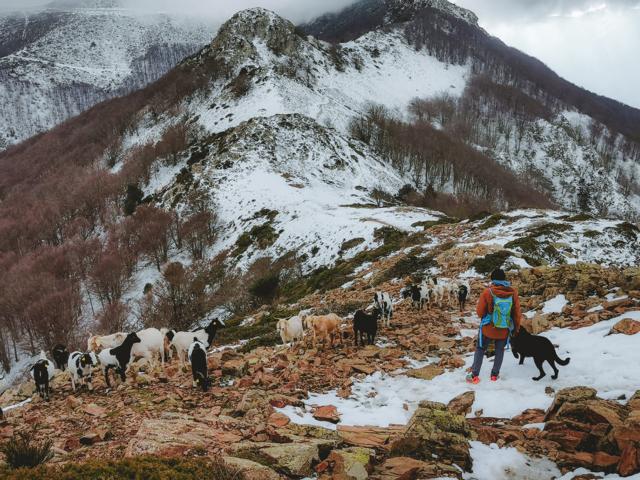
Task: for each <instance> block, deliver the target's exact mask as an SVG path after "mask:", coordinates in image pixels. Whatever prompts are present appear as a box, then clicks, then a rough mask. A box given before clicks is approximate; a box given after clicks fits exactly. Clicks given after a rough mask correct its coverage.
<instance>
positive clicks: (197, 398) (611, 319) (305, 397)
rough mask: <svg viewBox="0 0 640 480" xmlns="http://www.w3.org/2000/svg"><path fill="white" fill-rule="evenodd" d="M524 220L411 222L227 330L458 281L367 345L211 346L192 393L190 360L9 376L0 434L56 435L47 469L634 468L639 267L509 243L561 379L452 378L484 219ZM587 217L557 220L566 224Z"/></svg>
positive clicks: (532, 321)
mask: <svg viewBox="0 0 640 480" xmlns="http://www.w3.org/2000/svg"><path fill="white" fill-rule="evenodd" d="M536 218H537V219H538V220H539V221H540V219H542V220H543V221H544V220H545V217H544V215H543V212H526V211H523V212H514V213H513V214H512V215H511V216H505V217H503V218H499V219H496V217H487V218H484V219H480V220H477V221H474V222H466V223H461V224H458V223H454V224H446V223H441V224H436V225H425V226H424V231H423V232H421V233H419V234H415V235H413V238H412V239H411V240H410V241H409V240H407V243H406V244H405V247H403V248H401V249H398V250H396V251H394V252H392V253H391V254H388V255H385V256H383V257H381V258H378V259H376V260H374V261H372V262H367V263H364V264H362V265H359V266H358V267H357V268H355V269H354V270H355V271H354V273H353V274H352V275H351V277H350V280H349V281H348V282H347V283H345V284H344V285H340V286H338V287H337V288H333V289H328V290H326V291H323V292H316V293H312V294H309V295H307V296H304V297H303V298H301V299H300V300H299V301H298V302H297V303H296V304H283V305H278V306H275V305H274V306H272V307H267V306H265V307H262V308H260V309H259V310H258V311H256V312H255V313H253V314H252V315H251V316H250V317H247V318H238V319H232V320H231V321H229V322H228V324H229V328H233V326H234V325H237V324H239V323H242V324H244V325H247V327H245V328H247V334H249V333H248V332H249V331H250V330H249V329H250V327H249V325H253V326H254V327H255V326H259V325H261V324H263V325H266V326H268V325H271V326H273V322H274V321H275V316H276V315H278V316H281V315H286V312H292V313H293V312H296V311H297V310H299V309H302V308H314V309H315V310H316V311H318V312H323V311H324V312H326V311H333V312H338V313H340V314H341V315H342V316H344V317H348V314H349V313H352V312H353V311H354V310H355V309H356V308H360V307H364V306H367V305H369V304H370V301H371V298H372V295H373V292H374V291H376V290H378V289H382V290H386V291H389V292H390V293H392V295H393V297H394V298H395V299H399V297H400V295H399V291H400V288H401V287H402V286H404V285H405V283H407V282H409V281H411V279H412V278H414V279H415V278H416V277H420V276H422V275H424V274H427V273H429V272H431V273H434V274H436V275H438V276H441V277H443V276H447V277H449V278H469V279H470V280H471V285H472V296H471V301H470V302H469V304H468V306H467V309H466V310H465V311H464V312H458V311H457V308H455V307H454V306H453V305H446V304H445V305H443V306H441V307H437V306H434V307H432V308H431V309H425V310H422V311H416V310H414V309H413V308H412V307H411V306H410V302H398V303H396V305H395V313H394V318H393V323H392V327H391V328H389V329H386V328H385V329H382V331H381V332H380V336H379V337H378V340H377V343H376V345H375V346H368V347H366V348H362V347H360V348H355V347H354V346H353V338H352V333H351V331H350V327H349V323H350V321H349V320H348V318H346V319H345V322H344V326H343V335H342V337H343V338H342V340H343V342H342V344H341V345H339V344H336V345H335V346H333V347H330V346H319V347H318V348H313V347H312V345H311V343H310V342H309V341H306V342H303V343H302V344H299V345H295V346H291V347H289V346H286V345H274V346H258V345H259V344H260V343H261V342H256V340H257V339H256V338H247V340H248V341H247V340H244V341H241V342H239V343H235V344H232V345H220V343H221V342H222V340H219V341H218V342H217V343H218V346H216V347H214V348H213V349H212V351H211V352H210V354H209V359H208V362H209V367H210V371H211V374H212V377H213V379H214V386H213V388H212V389H211V390H210V391H209V392H208V393H206V394H205V393H202V392H200V391H198V390H196V389H194V388H192V386H191V376H190V372H187V370H186V369H185V370H180V369H179V368H178V365H177V363H171V364H169V365H167V366H166V367H165V368H164V369H158V370H154V371H144V368H142V370H140V371H138V369H135V371H136V372H138V373H137V375H136V376H135V377H132V378H130V379H128V382H127V383H126V384H123V385H120V386H118V387H117V388H115V389H113V390H106V389H105V386H104V384H103V381H102V379H101V378H97V381H96V382H95V383H94V391H93V392H87V391H82V392H80V393H76V394H73V393H72V392H71V387H70V382H69V380H68V377H67V375H66V374H59V375H58V376H57V377H56V378H55V380H54V384H53V388H54V395H53V398H52V400H51V401H50V402H43V401H41V400H40V399H39V398H37V396H33V397H32V393H33V387H32V385H31V384H30V383H24V384H22V385H20V386H18V387H16V388H14V389H11V390H9V391H7V392H5V393H4V394H3V395H2V397H0V404H2V406H3V407H4V410H5V421H4V422H3V424H2V426H1V427H0V436H2V438H9V437H11V436H12V435H13V434H15V433H16V432H20V431H26V430H31V429H36V430H37V431H38V435H40V436H42V435H44V436H46V437H49V438H52V439H54V442H55V457H54V459H53V460H52V462H54V463H60V462H81V461H83V460H84V459H89V458H96V457H98V458H118V457H120V456H122V455H125V456H126V457H136V456H139V455H147V454H152V455H159V456H174V455H187V456H200V455H204V454H211V455H212V454H216V455H222V456H223V457H224V458H225V459H226V461H227V462H228V463H230V464H232V465H235V466H238V467H239V468H240V469H242V470H244V471H246V472H247V474H248V475H249V477H248V478H256V479H258V478H260V479H262V478H274V479H276V478H303V477H314V478H315V477H317V478H326V479H329V478H334V479H365V478H371V479H400V478H402V479H407V478H425V479H426V478H467V479H474V478H478V479H486V478H495V479H501V478H514V479H525V478H526V479H532V478H536V479H551V478H558V477H560V476H561V475H565V476H562V478H563V479H569V478H580V479H587V478H611V479H613V478H618V477H616V476H614V475H610V476H606V477H605V474H607V475H608V474H614V473H615V474H619V475H620V476H623V477H628V476H629V475H633V474H637V473H640V463H639V461H640V436H639V434H640V398H639V395H640V392H638V391H636V389H637V388H638V385H640V383H639V382H640V378H639V377H638V369H637V362H638V360H639V357H638V352H637V348H633V347H632V345H633V344H634V343H637V338H638V334H639V333H640V270H638V268H637V267H625V266H624V262H622V263H619V264H618V265H612V266H605V265H597V264H589V263H582V262H579V263H575V264H567V263H566V262H561V263H557V264H556V265H555V266H554V265H549V264H547V265H544V266H538V267H533V268H532V267H530V266H526V267H522V268H516V265H517V264H518V263H519V261H521V260H523V258H522V254H521V253H519V252H517V251H515V250H514V251H511V253H510V255H511V257H510V258H511V260H509V262H510V263H509V265H511V266H512V270H511V272H510V273H509V277H510V278H512V279H513V281H514V283H515V285H516V286H517V288H518V289H519V292H520V294H521V298H522V308H523V312H525V314H526V315H525V317H526V320H525V325H526V326H527V327H528V328H529V329H530V330H531V331H532V332H534V333H542V334H543V335H547V336H549V338H551V339H552V341H553V342H554V343H556V344H557V345H558V352H559V355H560V356H561V357H566V356H571V357H572V361H571V363H570V365H569V366H567V367H561V371H560V379H559V380H557V381H553V380H551V379H549V377H547V378H545V379H544V380H542V381H541V382H539V383H536V382H533V381H532V380H531V379H530V376H531V374H532V373H533V372H534V371H535V367H534V366H533V365H532V364H530V363H527V364H525V366H522V367H520V366H517V365H516V364H517V361H515V360H514V359H512V358H511V355H509V354H507V357H506V359H505V366H504V367H503V372H502V375H501V378H500V380H499V382H497V383H495V384H493V383H491V382H488V378H483V382H481V384H480V385H478V386H471V387H470V386H468V385H467V384H466V383H465V382H464V372H465V368H466V367H467V366H468V365H469V363H470V352H472V351H473V349H474V336H475V333H476V332H477V324H478V319H477V317H476V316H475V314H474V313H473V309H474V307H475V300H477V297H478V295H479V293H480V292H481V290H482V288H483V286H484V285H485V280H484V278H483V277H482V276H480V275H478V274H477V272H476V268H478V269H480V270H483V269H484V268H487V267H486V266H485V267H483V264H482V262H480V263H479V262H478V260H479V259H480V260H482V261H490V260H491V258H492V257H491V255H493V254H496V253H500V252H503V251H504V250H502V248H503V247H501V246H499V245H495V244H494V245H491V244H490V243H491V242H490V241H488V240H489V239H493V240H495V241H497V242H498V243H499V238H500V236H499V235H497V232H498V231H500V229H505V228H507V227H508V226H510V227H511V231H517V230H518V228H515V227H514V225H515V224H516V223H517V222H519V221H520V222H522V220H523V219H528V221H529V223H530V224H531V223H532V222H533V225H531V226H530V227H529V230H530V231H529V233H531V230H535V228H538V232H540V227H541V226H544V225H547V228H548V225H549V224H548V223H542V224H541V223H538V224H535V220H536ZM588 221H589V220H584V219H583V220H573V222H574V223H576V225H575V226H574V227H573V228H574V229H575V230H577V229H580V228H582V226H584V225H582V222H588ZM557 222H558V224H568V223H571V221H570V220H566V219H565V220H557ZM563 222H564V223H563ZM452 239H457V240H458V241H457V242H454V241H452ZM425 242H427V243H425ZM636 242H637V240H636ZM427 244H428V245H431V247H429V248H425V249H424V251H423V250H421V248H422V247H421V245H427ZM592 253H593V251H592ZM427 258H428V259H429V261H427V260H426V259H427ZM529 258H530V261H533V260H532V259H531V258H532V257H529ZM502 262H505V263H506V260H505V259H504V258H503V260H502ZM222 335H224V332H223V333H222ZM267 337H269V335H267ZM221 338H223V337H221ZM258 340H259V339H258ZM262 343H264V342H262ZM608 357H609V358H608ZM485 369H487V367H486V366H485ZM608 369H611V370H610V372H611V373H613V372H615V374H613V375H609V373H608V372H607V370H608ZM487 371H488V370H487ZM97 377H100V375H97ZM490 383H491V384H490ZM29 399H31V400H30V401H29ZM24 401H26V402H27V403H21V404H18V406H16V407H14V408H12V407H9V408H6V406H7V405H8V404H12V405H15V404H16V403H17V402H24ZM590 472H593V473H590Z"/></svg>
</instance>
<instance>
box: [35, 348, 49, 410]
mask: <svg viewBox="0 0 640 480" xmlns="http://www.w3.org/2000/svg"><path fill="white" fill-rule="evenodd" d="M54 373H55V368H54V366H53V362H51V361H50V360H48V359H47V357H46V355H45V354H44V352H40V359H39V360H38V361H37V362H36V363H35V364H34V365H33V367H31V377H32V378H33V380H34V382H35V383H36V391H37V392H38V393H39V394H40V397H42V398H44V399H45V400H47V401H48V400H49V380H51V379H52V378H53V375H54Z"/></svg>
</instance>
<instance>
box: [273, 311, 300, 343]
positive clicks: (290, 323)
mask: <svg viewBox="0 0 640 480" xmlns="http://www.w3.org/2000/svg"><path fill="white" fill-rule="evenodd" d="M305 318H306V317H305ZM276 329H277V331H278V333H279V334H280V338H281V339H282V343H285V344H286V343H289V342H298V341H300V340H302V337H304V328H303V326H302V318H300V316H299V315H295V316H293V317H291V318H281V319H280V320H278V324H277V327H276ZM292 346H293V343H292Z"/></svg>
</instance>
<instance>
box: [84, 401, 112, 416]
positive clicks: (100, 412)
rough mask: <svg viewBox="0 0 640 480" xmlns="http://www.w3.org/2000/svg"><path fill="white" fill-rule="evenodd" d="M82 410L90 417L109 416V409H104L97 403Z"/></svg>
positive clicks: (90, 404)
mask: <svg viewBox="0 0 640 480" xmlns="http://www.w3.org/2000/svg"><path fill="white" fill-rule="evenodd" d="M82 410H83V411H84V412H85V413H88V414H89V415H93V416H94V417H104V416H106V415H107V409H106V408H103V407H99V406H98V405H96V404H95V403H89V404H88V405H85V406H84V407H82Z"/></svg>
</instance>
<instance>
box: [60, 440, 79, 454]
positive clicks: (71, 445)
mask: <svg viewBox="0 0 640 480" xmlns="http://www.w3.org/2000/svg"><path fill="white" fill-rule="evenodd" d="M63 448H64V449H65V450H66V451H67V452H71V451H73V450H77V449H78V448H80V439H78V438H76V437H71V438H67V439H66V440H65V442H64V446H63Z"/></svg>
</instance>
